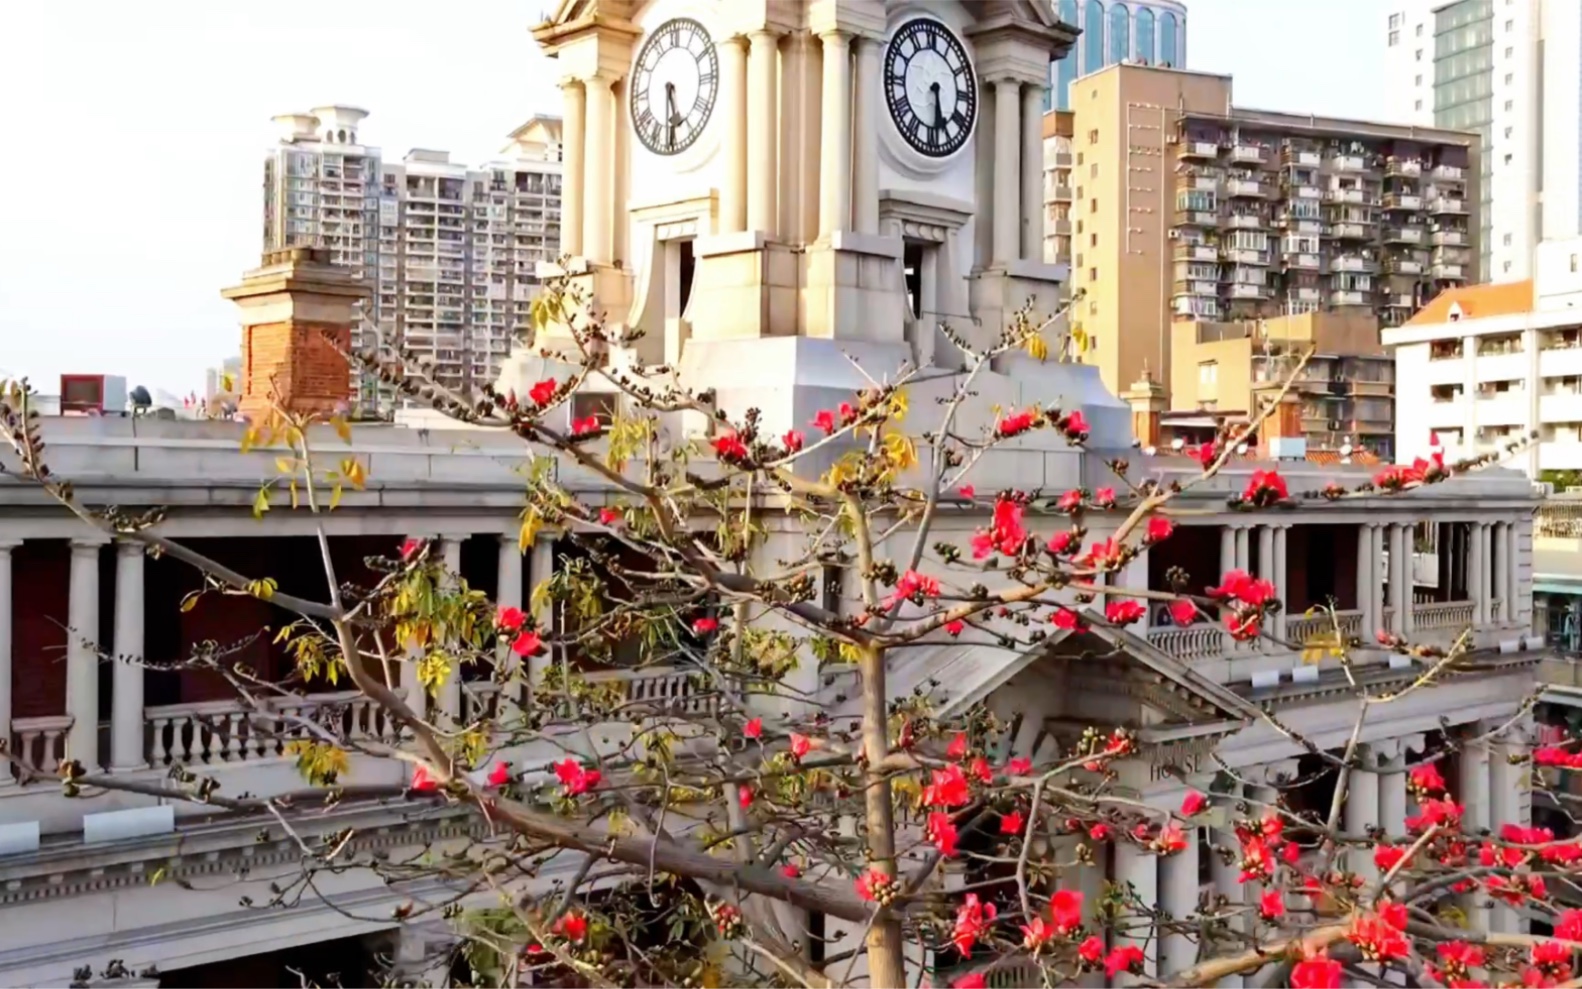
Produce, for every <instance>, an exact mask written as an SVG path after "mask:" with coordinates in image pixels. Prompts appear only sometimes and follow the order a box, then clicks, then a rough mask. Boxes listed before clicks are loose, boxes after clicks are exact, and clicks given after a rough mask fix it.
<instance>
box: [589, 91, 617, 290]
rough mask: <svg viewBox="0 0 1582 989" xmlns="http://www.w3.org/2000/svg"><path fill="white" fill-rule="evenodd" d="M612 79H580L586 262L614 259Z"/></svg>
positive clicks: (607, 262)
mask: <svg viewBox="0 0 1582 989" xmlns="http://www.w3.org/2000/svg"><path fill="white" fill-rule="evenodd" d="M612 82H613V80H611V79H608V78H606V77H604V76H601V75H595V76H590V77H588V78H587V79H584V80H583V86H584V88H585V89H586V90H587V93H588V110H587V114H588V129H587V134H586V137H585V142H586V144H585V147H586V151H585V154H586V156H587V158H586V161H585V162H584V164H583V174H584V175H585V176H586V179H585V180H584V183H583V203H582V252H583V254H584V255H585V256H586V257H587V259H588V260H589V261H592V262H594V263H595V264H604V265H607V264H609V263H611V262H612V261H613V260H614V256H613V255H612V254H611V253H610V249H611V247H612V246H613V244H614V236H615V222H614V213H613V212H612V210H613V209H614V207H615V202H614V200H615V94H614V93H613V92H611V91H610V85H611V83H612Z"/></svg>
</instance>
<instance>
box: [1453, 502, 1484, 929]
mask: <svg viewBox="0 0 1582 989" xmlns="http://www.w3.org/2000/svg"><path fill="white" fill-rule="evenodd" d="M1479 528H1481V526H1480V527H1479ZM1474 532H1476V530H1474ZM1482 733H1483V728H1482V726H1481V725H1480V724H1478V723H1476V722H1474V723H1473V724H1470V725H1463V726H1462V728H1461V732H1460V735H1461V738H1462V743H1463V747H1462V749H1461V767H1460V771H1459V773H1458V774H1457V779H1456V791H1455V794H1454V796H1455V798H1456V799H1457V800H1459V801H1461V803H1462V804H1463V806H1464V807H1465V810H1464V811H1463V813H1462V817H1461V821H1462V827H1463V829H1464V830H1465V831H1466V832H1467V833H1468V834H1477V833H1478V832H1480V831H1482V830H1484V829H1486V828H1488V827H1489V826H1490V824H1489V775H1490V774H1489V748H1488V744H1487V743H1486V742H1472V741H1471V739H1474V738H1477V737H1478V736H1480V735H1481V734H1482ZM1487 900H1488V897H1487V896H1483V895H1481V894H1479V893H1477V892H1471V893H1466V894H1463V896H1462V897H1461V904H1462V910H1463V911H1464V912H1465V913H1466V915H1467V917H1468V919H1469V920H1470V921H1471V923H1472V927H1473V929H1474V930H1481V931H1487V930H1488V929H1489V912H1488V911H1487V910H1485V909H1484V908H1483V906H1482V904H1484V903H1485V902H1487Z"/></svg>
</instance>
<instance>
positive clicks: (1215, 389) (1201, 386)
mask: <svg viewBox="0 0 1582 989" xmlns="http://www.w3.org/2000/svg"><path fill="white" fill-rule="evenodd" d="M1197 397H1198V401H1200V402H1201V401H1217V400H1218V399H1219V362H1218V361H1201V362H1199V363H1198V366H1197Z"/></svg>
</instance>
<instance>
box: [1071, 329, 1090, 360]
mask: <svg viewBox="0 0 1582 989" xmlns="http://www.w3.org/2000/svg"><path fill="white" fill-rule="evenodd" d="M1091 343H1092V340H1091V339H1090V338H1089V337H1088V331H1087V330H1084V329H1083V328H1082V327H1080V326H1073V327H1072V328H1071V349H1072V351H1074V352H1075V353H1076V355H1077V356H1078V357H1081V356H1082V355H1083V354H1086V353H1087V352H1088V347H1089V345H1090V344H1091Z"/></svg>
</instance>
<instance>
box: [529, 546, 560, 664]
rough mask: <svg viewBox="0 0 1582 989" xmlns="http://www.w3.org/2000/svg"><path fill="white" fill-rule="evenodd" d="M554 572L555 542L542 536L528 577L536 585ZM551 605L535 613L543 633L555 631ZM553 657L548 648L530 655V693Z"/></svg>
mask: <svg viewBox="0 0 1582 989" xmlns="http://www.w3.org/2000/svg"><path fill="white" fill-rule="evenodd" d="M554 572H555V543H554V541H553V540H551V539H548V538H545V537H540V538H539V539H538V540H537V541H535V542H534V543H533V558H532V559H531V560H530V561H528V578H529V580H530V581H531V583H532V585H533V586H534V587H536V586H538V585H539V584H542V583H543V582H544V581H546V580H548V579H549V578H550V575H551V574H553V573H554ZM528 601H529V602H530V603H531V601H532V594H531V592H529V594H528ZM550 607H551V606H549V605H546V606H545V607H544V609H543V610H542V611H535V612H534V613H533V623H534V624H535V625H536V626H537V627H538V629H539V631H540V633H541V634H542V633H547V632H549V631H553V628H554V615H553V614H552V613H551V612H550V610H549V609H550ZM553 658H554V657H553V656H551V655H550V653H549V651H548V650H545V651H544V653H543V654H542V655H539V656H530V657H528V660H527V682H528V684H529V687H528V690H529V694H530V695H531V691H532V690H534V689H536V688H537V686H538V683H539V679H540V678H541V677H542V676H543V675H544V670H545V669H546V668H547V667H548V666H549V664H550V662H551V661H552V660H553Z"/></svg>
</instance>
